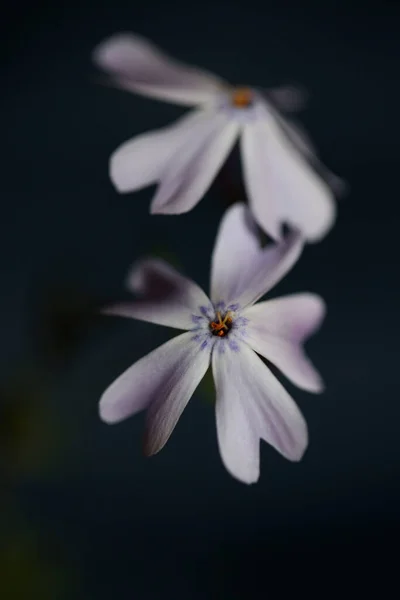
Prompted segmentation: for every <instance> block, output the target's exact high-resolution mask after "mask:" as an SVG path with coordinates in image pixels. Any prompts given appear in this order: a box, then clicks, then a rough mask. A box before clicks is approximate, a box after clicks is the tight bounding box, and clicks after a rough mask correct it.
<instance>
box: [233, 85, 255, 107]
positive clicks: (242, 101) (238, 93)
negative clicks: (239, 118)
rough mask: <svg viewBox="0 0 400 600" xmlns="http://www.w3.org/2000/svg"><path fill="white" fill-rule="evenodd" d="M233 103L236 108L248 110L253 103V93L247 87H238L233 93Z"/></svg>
mask: <svg viewBox="0 0 400 600" xmlns="http://www.w3.org/2000/svg"><path fill="white" fill-rule="evenodd" d="M231 101H232V104H233V106H235V107H236V108H247V107H248V106H250V105H251V104H252V103H253V92H252V90H251V89H250V88H247V87H238V88H236V89H235V90H234V91H233V92H232V96H231Z"/></svg>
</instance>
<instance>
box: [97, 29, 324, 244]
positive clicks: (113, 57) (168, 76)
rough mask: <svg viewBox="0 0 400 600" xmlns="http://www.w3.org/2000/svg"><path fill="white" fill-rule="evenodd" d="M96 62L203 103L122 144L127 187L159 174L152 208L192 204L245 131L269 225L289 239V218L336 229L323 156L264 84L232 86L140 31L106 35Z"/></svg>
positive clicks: (254, 205) (245, 157)
mask: <svg viewBox="0 0 400 600" xmlns="http://www.w3.org/2000/svg"><path fill="white" fill-rule="evenodd" d="M94 60H95V62H96V64H97V65H98V66H100V67H101V68H103V69H104V70H105V71H107V72H108V73H109V74H110V75H111V76H112V78H113V81H114V82H115V83H117V84H118V85H119V86H120V87H123V88H125V89H128V90H131V91H134V92H137V93H140V94H143V95H146V96H152V97H154V98H158V99H161V100H167V101H172V102H176V103H179V104H184V105H195V106H197V108H196V110H194V111H193V112H190V113H189V114H187V115H185V116H184V117H182V118H181V119H180V120H178V122H177V123H175V124H174V125H172V126H169V127H166V128H164V129H161V130H159V131H155V132H151V133H147V134H144V135H140V136H138V137H136V138H135V139H133V140H130V141H128V142H126V143H124V144H123V145H122V146H120V147H119V148H118V149H117V150H116V151H115V152H114V154H113V155H112V157H111V160H110V176H111V179H112V181H113V183H114V185H115V186H116V188H117V189H118V190H119V191H120V192H129V191H133V190H138V189H141V188H143V187H146V186H148V185H150V184H154V183H156V182H159V186H158V189H157V192H156V194H155V197H154V199H153V201H152V205H151V212H153V213H165V214H179V213H184V212H187V211H189V210H191V209H192V208H193V207H194V206H195V205H196V204H197V203H198V202H199V200H200V199H201V198H202V196H203V195H204V194H205V192H206V191H207V189H208V188H209V186H210V185H211V183H212V181H213V179H214V178H215V176H216V174H217V173H218V171H219V170H220V168H221V166H222V165H223V163H224V162H225V159H226V158H227V156H228V154H229V153H230V151H231V150H232V148H233V146H234V144H235V142H236V140H237V139H239V138H240V147H241V154H242V161H243V170H244V182H245V185H246V189H247V193H248V196H249V201H250V207H251V209H252V212H253V215H254V217H255V219H256V221H257V222H258V223H259V225H260V226H261V227H262V228H263V229H264V231H265V232H266V233H268V234H269V235H270V236H271V237H272V238H273V239H275V240H279V239H280V232H281V225H282V223H287V224H288V225H290V226H293V227H295V228H298V229H299V230H300V231H301V232H302V233H303V235H304V236H305V237H306V238H307V239H308V240H309V241H317V240H319V239H320V238H322V237H323V236H324V235H325V234H326V233H327V231H328V230H329V229H330V227H331V226H332V224H333V222H334V220H335V211H336V209H335V203H334V199H333V196H332V192H331V189H330V187H329V186H328V185H327V184H326V183H325V182H324V181H323V180H322V179H321V178H320V177H319V176H318V175H317V174H316V173H315V172H314V170H313V169H312V168H311V166H310V164H309V163H310V162H312V161H316V160H317V159H316V155H315V153H314V150H313V148H312V147H311V145H310V143H309V141H308V139H307V138H306V137H305V136H304V135H303V134H302V133H301V132H300V130H299V129H296V128H295V126H294V125H293V124H290V123H289V122H288V121H287V120H285V119H284V118H283V117H282V116H281V115H280V114H279V113H278V112H277V111H276V110H275V108H274V107H273V106H272V105H271V104H270V103H268V102H267V101H266V100H265V98H264V97H262V95H261V94H260V93H259V92H257V90H256V89H251V88H247V87H238V88H235V87H232V86H231V85H229V84H228V83H226V82H224V81H222V80H221V79H219V78H217V77H216V76H214V75H211V74H210V73H208V72H205V71H202V70H199V69H197V68H193V67H190V66H187V65H185V64H183V63H180V62H177V61H175V60H173V59H171V58H170V57H168V56H166V55H165V54H163V53H162V52H161V51H160V50H159V49H158V48H156V47H155V46H154V45H152V44H151V43H150V42H148V41H147V40H145V39H143V38H141V37H139V36H136V35H133V34H120V35H116V36H114V37H112V38H111V39H109V40H107V41H105V42H103V43H102V44H100V46H98V48H97V49H96V50H95V52H94Z"/></svg>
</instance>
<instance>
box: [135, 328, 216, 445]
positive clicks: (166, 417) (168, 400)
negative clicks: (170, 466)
mask: <svg viewBox="0 0 400 600" xmlns="http://www.w3.org/2000/svg"><path fill="white" fill-rule="evenodd" d="M175 340H178V341H177V342H175V346H174V348H173V350H174V352H173V357H171V356H170V355H171V352H170V348H168V350H167V351H166V352H165V358H164V359H163V357H162V353H159V354H158V356H157V357H156V361H155V373H154V374H153V375H151V374H150V377H152V376H153V377H154V378H155V379H157V378H159V379H160V384H159V385H157V383H156V385H155V386H153V393H152V401H151V404H150V405H149V409H148V411H147V415H146V432H145V440H144V451H145V453H146V454H148V455H151V454H155V453H156V452H159V451H160V450H161V449H162V447H163V446H164V444H165V443H166V442H167V441H168V438H169V436H170V435H171V433H172V431H173V429H174V427H175V425H176V424H177V422H178V420H179V417H180V416H181V414H182V412H183V410H184V409H185V407H186V405H187V403H188V402H189V400H190V398H191V397H192V395H193V393H194V391H195V389H196V388H197V386H198V385H199V383H200V381H201V380H202V379H203V377H204V375H205V374H206V371H207V369H208V367H209V365H210V357H211V349H212V345H208V346H206V347H204V346H202V347H199V345H198V343H197V342H195V341H194V340H193V334H192V332H187V333H183V334H182V335H180V336H178V338H175ZM175 340H172V341H175ZM172 341H171V342H168V343H169V344H171V348H172ZM165 345H166V344H165ZM162 347H163V346H161V348H162ZM158 350H160V348H159V349H158ZM155 352H157V350H156V351H155ZM158 373H160V375H158Z"/></svg>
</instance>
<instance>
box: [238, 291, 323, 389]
mask: <svg viewBox="0 0 400 600" xmlns="http://www.w3.org/2000/svg"><path fill="white" fill-rule="evenodd" d="M243 315H244V316H245V317H246V318H248V323H247V325H246V338H245V339H246V343H247V344H249V346H250V347H251V348H253V350H255V351H256V352H258V354H261V355H262V356H264V357H265V358H267V359H268V360H269V361H271V362H272V363H273V364H274V365H275V366H276V367H278V368H279V369H280V370H281V371H282V373H283V374H284V375H286V377H287V378H288V379H290V380H291V381H292V382H293V383H294V384H295V385H297V386H298V387H300V388H302V389H304V390H307V391H309V392H315V393H318V392H321V391H322V390H323V387H324V386H323V382H322V379H321V376H320V375H319V373H318V372H317V371H316V369H315V368H314V367H313V365H312V364H311V362H310V360H309V359H308V358H307V356H306V355H305V352H304V350H303V348H302V343H303V342H304V341H305V340H306V339H307V338H308V337H309V336H311V335H312V334H313V333H314V332H315V331H316V330H317V329H318V328H319V326H320V324H321V322H322V320H323V318H324V316H325V303H324V301H323V300H322V298H320V297H319V296H316V295H314V294H295V295H293V296H286V297H284V298H277V299H276V300H268V301H267V302H260V303H259V304H256V305H255V306H251V307H249V308H247V309H246V310H245V311H244V312H243Z"/></svg>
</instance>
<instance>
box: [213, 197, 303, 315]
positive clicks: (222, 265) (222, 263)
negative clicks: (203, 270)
mask: <svg viewBox="0 0 400 600" xmlns="http://www.w3.org/2000/svg"><path fill="white" fill-rule="evenodd" d="M257 246H258V249H257ZM302 249H303V241H302V238H301V236H300V235H299V234H298V233H297V232H292V233H291V234H290V235H288V236H287V238H286V239H285V240H283V241H282V242H280V243H277V244H269V245H268V246H266V247H265V248H261V246H260V245H259V242H258V240H257V234H256V230H255V228H254V226H253V225H252V224H251V217H250V216H249V212H248V209H247V207H245V206H244V205H241V204H237V205H234V206H232V207H231V208H230V209H228V210H227V211H226V213H225V215H224V218H223V219H222V222H221V225H220V228H219V231H218V234H217V240H216V243H215V247H214V252H213V257H212V274H211V290H212V292H211V299H212V301H213V302H218V301H220V300H224V301H225V302H226V304H236V303H238V304H240V307H241V308H242V309H243V308H244V307H246V306H248V305H249V304H253V303H254V302H256V301H257V300H258V299H259V298H261V296H263V295H264V294H266V293H267V292H268V291H269V290H270V289H271V288H272V287H273V286H274V285H275V284H276V283H278V281H280V280H281V279H282V277H284V276H285V275H286V273H287V272H288V271H289V270H290V269H291V268H292V266H293V265H294V264H295V262H296V261H297V259H298V257H299V256H300V253H301V251H302Z"/></svg>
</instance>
